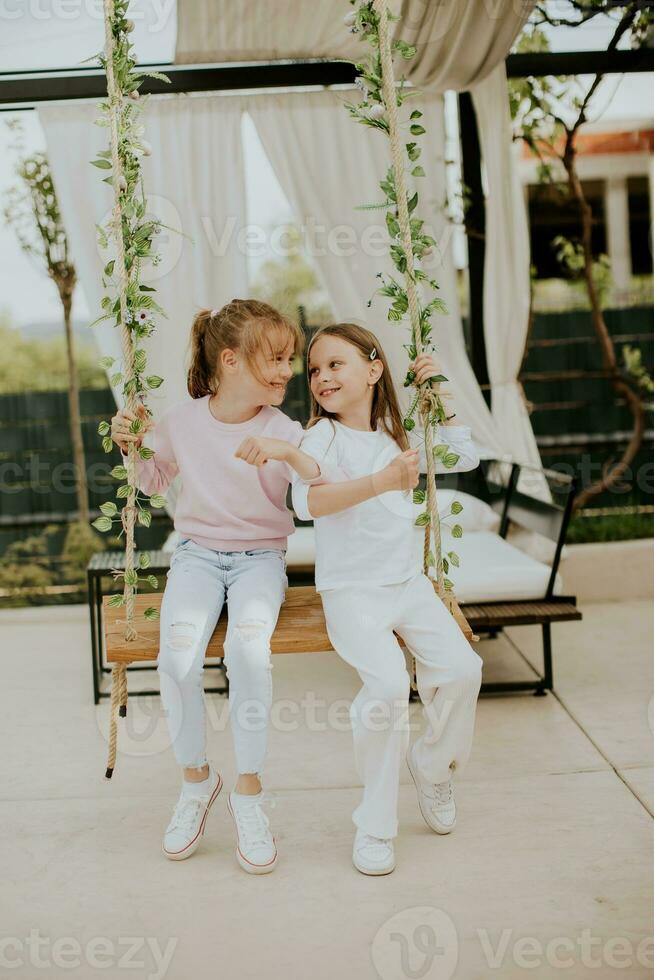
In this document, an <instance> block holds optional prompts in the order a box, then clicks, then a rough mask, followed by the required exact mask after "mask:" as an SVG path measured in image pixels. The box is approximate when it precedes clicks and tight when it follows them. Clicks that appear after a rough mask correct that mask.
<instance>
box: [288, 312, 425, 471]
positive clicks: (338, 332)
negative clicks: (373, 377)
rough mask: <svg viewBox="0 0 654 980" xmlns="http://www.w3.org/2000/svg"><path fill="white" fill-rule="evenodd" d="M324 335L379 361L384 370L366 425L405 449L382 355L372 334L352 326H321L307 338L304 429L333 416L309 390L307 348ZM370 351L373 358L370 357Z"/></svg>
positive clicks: (402, 433)
mask: <svg viewBox="0 0 654 980" xmlns="http://www.w3.org/2000/svg"><path fill="white" fill-rule="evenodd" d="M325 336H329V337H340V338H341V339H342V340H345V341H347V343H348V344H352V346H353V347H356V348H357V350H358V351H359V352H360V354H361V356H362V357H363V358H364V359H365V360H366V361H372V360H379V361H381V362H382V364H383V366H384V370H383V372H382V375H381V377H380V378H379V380H378V381H377V382H376V384H375V386H374V388H373V393H372V406H371V410H370V426H371V428H372V429H374V430H375V431H377V429H378V428H379V427H380V426H381V428H382V429H383V430H384V431H385V432H387V433H388V435H389V436H391V438H392V439H394V440H395V442H396V443H397V444H398V446H399V447H400V449H401V450H402V451H403V452H404V450H406V449H409V448H410V446H409V438H408V436H407V433H406V429H405V428H404V425H403V423H402V413H401V412H400V406H399V403H398V400H397V394H396V392H395V387H394V385H393V379H392V377H391V372H390V368H389V366H388V361H387V360H386V355H385V354H384V352H383V350H382V348H381V344H380V343H379V341H378V340H377V338H376V337H375V335H374V333H372V331H370V330H367V329H366V328H365V327H359V326H358V325H357V324H356V323H331V324H328V325H327V326H325V327H321V328H320V329H319V330H317V331H316V333H315V334H314V335H313V337H312V338H311V341H310V343H309V346H308V349H307V378H308V383H309V391H310V393H311V418H310V419H309V421H308V423H307V429H308V428H310V427H311V426H312V425H315V424H316V422H317V421H318V420H319V419H322V418H333V417H334V415H333V413H332V412H328V411H327V410H326V409H324V408H323V407H322V406H321V405H319V404H318V402H317V401H316V399H315V397H314V395H313V392H312V391H311V374H310V372H309V360H310V357H311V348H312V347H313V345H314V344H315V343H316V341H317V340H320V338H321V337H325ZM373 352H374V356H373V357H371V354H373Z"/></svg>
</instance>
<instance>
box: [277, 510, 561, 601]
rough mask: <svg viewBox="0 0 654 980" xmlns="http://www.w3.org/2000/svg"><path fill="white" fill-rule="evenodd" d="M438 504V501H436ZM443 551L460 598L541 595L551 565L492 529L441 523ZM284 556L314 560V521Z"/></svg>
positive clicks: (557, 587) (296, 563)
mask: <svg viewBox="0 0 654 980" xmlns="http://www.w3.org/2000/svg"><path fill="white" fill-rule="evenodd" d="M439 506H440V504H439ZM441 536H442V537H441V544H442V549H443V554H444V555H447V552H448V551H454V552H456V554H457V555H458V556H459V560H460V565H459V567H458V568H456V567H455V566H454V565H452V564H451V563H450V568H449V573H448V578H450V579H451V580H452V582H453V584H454V591H455V593H456V597H457V599H458V600H459V601H460V602H501V601H510V600H512V599H542V598H543V596H544V595H545V590H546V588H547V583H548V582H549V578H550V571H551V569H550V567H549V566H548V565H547V564H545V563H544V562H541V561H537V560H536V559H535V558H533V557H532V556H531V555H528V554H525V553H524V552H523V551H520V550H519V549H518V548H516V547H515V546H514V545H513V544H509V542H508V541H505V540H504V538H501V537H500V536H499V534H495V533H494V532H493V531H465V530H464V532H463V537H461V538H454V537H452V533H451V531H450V530H449V528H447V527H446V526H445V525H442V526H441ZM286 560H287V564H288V568H289V569H293V568H298V567H300V566H305V567H306V566H307V565H308V566H312V565H313V564H314V563H315V537H314V531H313V525H309V526H307V527H296V529H295V533H294V534H290V535H289V538H288V550H287V552H286ZM562 591H563V581H562V579H561V574H560V572H559V573H557V576H556V579H555V582H554V593H555V594H557V595H558V594H561V592H562Z"/></svg>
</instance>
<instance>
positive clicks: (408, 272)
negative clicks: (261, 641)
mask: <svg viewBox="0 0 654 980" xmlns="http://www.w3.org/2000/svg"><path fill="white" fill-rule="evenodd" d="M350 3H351V4H352V6H353V8H354V9H353V10H352V11H350V13H348V14H347V15H346V17H345V24H346V26H347V27H348V28H349V30H350V31H351V32H352V33H355V34H360V35H361V38H362V40H364V41H367V42H368V44H369V45H370V48H371V53H370V54H369V55H368V57H367V58H366V59H365V60H363V61H361V62H359V63H357V65H356V68H357V72H358V77H357V80H356V83H355V84H356V85H357V87H358V88H359V90H360V91H361V94H362V96H363V98H362V100H361V101H360V102H359V103H347V104H346V107H347V109H348V111H349V113H350V115H352V116H353V117H354V119H356V121H357V122H359V123H361V124H363V125H364V126H369V127H371V128H373V129H377V130H379V131H381V132H382V133H384V134H385V135H386V136H387V137H388V138H389V140H390V143H391V157H392V161H393V162H392V164H391V166H390V167H389V169H388V171H387V173H386V175H385V177H384V179H383V180H382V181H381V182H380V185H379V186H380V188H381V190H382V192H383V194H384V200H383V201H382V202H381V203H378V204H372V205H365V206H364V207H366V208H370V209H376V208H379V209H383V210H385V211H386V227H387V229H388V234H389V236H390V248H389V251H390V257H391V260H392V262H393V264H394V266H395V268H396V269H397V271H398V272H399V273H400V274H401V275H402V277H403V281H400V280H399V279H397V278H395V277H394V276H384V275H383V274H382V273H379V274H378V276H379V278H380V279H381V280H382V285H381V287H380V288H379V289H378V290H377V292H378V293H379V294H380V295H382V296H385V297H387V298H388V299H389V300H390V305H389V309H388V319H389V320H390V321H392V322H396V323H400V322H402V321H404V320H405V319H406V318H407V316H408V317H409V321H410V326H411V343H410V344H404V345H403V346H404V348H405V350H406V351H407V354H408V356H409V358H410V360H411V361H413V360H415V358H416V357H417V356H418V355H419V354H421V353H422V351H423V350H424V349H425V348H430V349H431V350H434V345H433V341H432V324H431V317H432V315H433V314H434V313H447V307H446V305H445V303H444V302H443V300H442V298H441V297H440V296H437V295H434V296H433V298H431V299H430V300H429V301H428V302H427V303H425V304H421V303H420V299H419V295H418V284H421V286H422V288H423V290H425V291H431V292H432V293H436V291H437V290H438V288H439V287H438V283H437V282H436V280H435V279H432V278H431V277H430V276H429V275H428V274H427V273H426V272H424V271H423V270H422V269H420V268H418V266H417V263H418V262H419V261H420V260H421V259H423V258H425V257H426V256H427V255H429V254H431V252H432V250H433V248H434V247H435V246H437V243H436V241H435V239H434V238H432V237H431V236H430V235H428V234H427V233H426V231H425V222H424V220H423V219H421V218H420V217H419V216H418V214H417V208H418V201H419V196H418V191H415V192H414V193H412V194H411V193H410V192H409V190H408V189H407V178H406V170H409V171H410V174H411V176H412V177H414V178H419V177H424V176H425V171H424V168H423V167H422V165H421V164H420V163H419V162H418V161H419V159H420V155H421V152H422V151H421V147H420V145H419V140H420V137H421V136H423V135H424V134H425V132H426V130H425V127H424V125H423V123H422V122H421V120H422V118H423V114H422V112H421V111H420V110H419V109H414V110H413V111H412V112H411V113H410V114H409V117H408V119H406V120H404V121H400V118H399V113H398V110H400V109H401V108H402V107H403V105H404V103H405V102H406V101H407V100H408V99H410V98H414V97H415V96H416V95H417V94H418V92H417V90H416V89H415V88H413V87H408V86H407V85H406V80H405V79H404V78H403V79H402V80H401V82H400V83H399V84H398V85H397V86H396V84H395V79H394V72H393V55H394V54H398V55H400V57H401V58H402V59H404V60H406V61H409V60H410V59H411V58H413V57H414V56H415V54H416V48H415V47H414V45H411V44H408V43H407V42H406V41H402V40H399V39H395V40H391V39H390V37H389V23H390V22H392V21H397V20H399V17H397V16H394V15H392V14H390V13H389V12H388V10H387V8H386V2H385V0H350ZM402 128H404V129H405V131H407V135H408V136H409V137H411V138H409V139H407V138H406V137H404V138H402V137H400V129H402ZM402 143H403V145H402ZM371 302H372V301H370V302H369V303H368V305H369V306H370V303H371ZM447 380H448V379H447V378H446V377H445V376H444V375H442V374H439V375H436V376H435V377H433V378H431V379H430V380H429V381H428V382H426V383H425V384H424V385H421V387H420V390H419V391H417V393H416V394H415V396H414V397H413V398H412V400H411V403H410V405H409V408H408V411H407V413H406V415H405V417H404V419H403V423H404V428H405V429H406V430H407V431H411V430H412V429H413V428H415V415H416V412H418V411H419V412H420V415H421V420H422V424H423V431H424V436H425V452H426V457H427V491H426V492H425V491H424V490H420V489H417V490H415V491H414V494H413V498H414V502H415V503H418V504H422V503H426V509H425V510H424V511H423V513H421V514H419V515H418V517H417V519H416V524H417V525H418V526H421V527H424V528H425V555H424V563H425V571H426V570H427V568H428V567H430V566H431V567H433V566H435V567H436V575H437V584H438V591H439V593H440V594H441V596H442V595H443V594H444V593H445V592H450V593H451V592H452V590H453V584H452V582H451V581H450V579H448V578H446V577H445V575H446V574H447V572H448V571H449V565H450V564H452V565H454V566H458V564H459V558H458V555H457V554H456V553H455V552H453V551H450V552H448V553H447V557H445V556H444V555H442V552H441V536H440V521H439V517H438V511H437V508H436V489H435V480H434V461H435V460H436V459H441V460H442V462H443V465H444V466H445V467H447V468H448V469H449V468H451V467H453V466H455V465H456V463H457V462H458V460H459V456H458V455H457V454H456V453H453V452H451V451H450V449H449V446H447V444H445V443H443V444H438V445H435V446H434V445H432V429H433V427H434V426H435V425H436V424H438V423H442V422H445V421H447V418H448V416H447V412H446V410H445V406H444V404H443V397H444V396H443V395H441V393H440V384H441V382H443V381H447ZM414 381H415V374H414V373H413V371H411V370H408V371H407V375H406V378H405V380H404V386H405V387H408V386H409V385H411V384H413V383H414ZM462 510H463V507H462V505H461V504H460V503H459V502H458V501H453V503H452V505H451V509H450V511H449V513H451V514H459V513H460V512H461V511H462ZM446 516H447V515H446ZM451 530H452V535H453V537H456V538H460V537H461V536H462V534H463V529H462V528H461V526H460V525H459V524H455V525H454V526H453V527H452V529H451ZM432 533H433V536H434V542H435V551H436V554H437V556H438V558H435V556H434V553H433V552H432V551H431V550H430V547H429V545H430V537H431V534H432Z"/></svg>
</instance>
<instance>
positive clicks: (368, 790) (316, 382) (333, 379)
mask: <svg viewBox="0 0 654 980" xmlns="http://www.w3.org/2000/svg"><path fill="white" fill-rule="evenodd" d="M412 366H413V369H414V371H415V374H416V378H415V384H417V385H419V384H421V383H423V382H424V381H426V380H427V379H428V378H429V377H432V376H434V375H435V374H437V373H438V367H437V365H436V364H435V362H434V360H433V359H432V358H431V357H430V356H429V355H423V356H422V357H420V358H418V359H417V360H416V361H415V362H414V364H413V365H412ZM308 372H309V381H310V387H311V395H312V408H313V413H312V415H313V417H312V420H311V422H310V423H309V426H308V429H307V433H306V435H305V437H304V439H303V440H302V443H301V448H302V450H303V451H304V452H305V453H308V455H309V456H311V457H312V458H313V459H314V460H315V461H316V463H317V464H318V466H319V468H320V472H321V473H322V476H323V477H324V478H325V480H327V481H329V482H326V483H323V484H320V485H318V484H316V485H313V486H310V485H309V483H308V482H307V481H306V480H304V479H303V478H301V477H299V478H297V479H295V480H294V484H293V504H294V508H295V511H296V513H297V515H298V516H299V517H300V518H301V519H304V520H311V519H312V518H313V521H314V527H315V541H316V589H317V590H318V591H319V592H320V594H321V597H322V603H323V608H324V612H325V619H326V623H327V631H328V635H329V638H330V641H331V643H332V645H333V646H334V648H335V649H336V650H337V652H338V653H339V654H340V656H341V657H342V658H343V659H344V660H345V661H347V663H349V664H351V665H352V666H353V667H355V668H356V669H357V671H358V672H359V675H360V677H361V680H362V682H363V687H362V688H361V689H360V691H359V693H358V694H357V696H356V698H355V699H354V701H353V703H352V707H351V718H352V727H353V735H354V751H355V762H356V766H357V770H358V773H359V776H360V778H361V780H362V782H363V786H364V791H363V799H362V801H361V803H360V805H359V806H358V807H357V808H356V810H355V811H354V814H353V820H354V823H355V825H356V827H357V833H356V837H355V841H354V849H353V862H354V865H355V867H356V868H357V869H358V870H359V871H361V872H363V873H364V874H374V875H378V874H387V873H389V872H390V871H392V870H393V868H394V867H395V857H394V848H393V838H394V837H395V836H396V835H397V802H398V787H399V773H400V765H401V761H402V757H403V755H404V754H405V752H406V750H407V747H408V741H409V739H408V697H409V688H410V680H409V675H408V673H407V670H406V661H405V657H404V653H403V651H402V648H401V647H400V644H399V643H398V641H397V639H396V637H395V635H394V634H395V633H397V634H399V635H400V636H401V637H402V638H403V639H404V641H405V643H406V645H407V647H408V649H409V650H410V652H411V653H412V654H413V655H414V657H415V659H416V678H417V685H418V691H419V694H420V698H421V700H422V703H423V705H424V708H425V714H426V719H427V726H426V732H425V733H424V735H422V737H421V738H419V739H418V740H417V741H416V742H415V744H414V745H413V746H412V748H411V750H410V751H409V752H408V754H407V756H406V758H407V763H408V766H409V770H410V772H411V775H412V776H413V779H414V782H415V785H416V789H417V792H418V800H419V805H420V810H421V812H422V815H423V817H424V819H425V821H426V822H427V824H428V825H429V827H430V828H431V829H433V830H434V831H436V833H441V834H445V833H449V832H450V831H451V830H452V829H453V827H454V823H455V805H454V797H453V793H452V786H451V781H450V779H451V776H452V772H453V770H455V769H456V770H457V771H458V772H460V771H461V769H462V768H463V766H464V765H465V763H466V760H467V759H468V756H469V753H470V748H471V742H472V736H473V728H474V717H475V705H476V701H477V695H478V693H479V687H480V683H481V666H482V661H481V658H480V657H479V656H478V655H477V654H476V653H475V652H474V650H473V649H472V647H471V645H470V644H469V643H468V641H467V640H466V638H465V637H464V635H463V633H462V632H461V630H460V629H459V627H458V626H457V625H456V623H455V621H454V619H453V617H452V616H451V614H450V613H449V612H448V611H447V609H446V607H445V605H444V604H443V602H442V601H441V599H440V598H439V597H438V595H437V593H436V592H435V591H434V587H433V585H432V583H431V581H430V580H429V579H428V578H427V577H426V576H425V575H424V574H423V572H422V541H423V534H424V530H423V528H420V527H416V526H415V519H416V517H417V515H418V513H419V511H420V510H422V509H424V505H423V506H421V507H419V506H418V505H416V504H414V503H413V494H412V490H413V488H414V487H415V486H416V485H417V482H418V476H419V471H420V469H423V470H424V469H425V468H426V467H425V465H424V453H423V454H422V455H423V460H422V463H423V465H422V467H421V466H420V456H421V453H420V450H418V449H411V448H410V445H409V441H408V438H407V433H406V431H405V429H404V427H403V425H402V417H401V414H400V410H399V406H398V402H397V398H396V394H395V391H394V389H393V384H392V380H391V377H390V373H389V369H388V365H387V362H386V359H385V357H384V354H383V352H382V350H381V346H380V344H379V341H378V340H377V338H376V337H375V336H374V334H372V333H370V331H368V330H365V329H363V328H361V327H358V326H356V325H353V324H336V325H333V326H329V327H325V328H323V329H321V330H320V331H318V332H317V333H316V334H315V336H314V338H313V340H312V342H311V344H310V346H309V350H308ZM434 442H435V444H438V443H446V444H447V446H448V451H449V452H452V453H455V454H456V455H457V456H458V461H457V462H456V464H455V465H454V466H453V467H451V468H449V469H446V468H445V466H444V465H443V464H442V463H441V462H440V459H439V460H438V461H437V472H455V471H457V470H458V471H464V470H470V469H473V468H474V467H475V466H477V465H478V463H479V458H478V456H477V452H476V449H475V446H474V443H473V442H472V440H471V438H470V428H469V427H468V426H456V425H450V424H448V425H445V426H439V427H438V431H437V432H436V434H435V439H434ZM398 454H399V455H398ZM317 472H318V470H314V471H313V473H314V474H315V473H317ZM312 475H313V474H312ZM314 482H315V481H314ZM401 487H404V490H402V489H400V488H401Z"/></svg>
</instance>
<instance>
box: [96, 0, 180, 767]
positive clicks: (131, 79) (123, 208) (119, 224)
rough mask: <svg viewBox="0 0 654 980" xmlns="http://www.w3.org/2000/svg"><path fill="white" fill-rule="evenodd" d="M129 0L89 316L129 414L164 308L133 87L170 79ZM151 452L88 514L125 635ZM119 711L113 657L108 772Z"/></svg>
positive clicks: (122, 2) (145, 148)
mask: <svg viewBox="0 0 654 980" xmlns="http://www.w3.org/2000/svg"><path fill="white" fill-rule="evenodd" d="M128 8H129V0H104V25H105V46H104V51H103V52H102V53H101V54H99V55H98V58H99V61H100V64H101V65H102V67H103V68H104V69H105V72H106V75H107V100H106V101H105V102H102V103H101V104H100V109H101V111H102V115H101V117H100V118H99V119H98V120H97V121H96V122H97V125H99V126H105V127H107V128H108V129H109V137H110V146H109V149H107V150H103V151H102V152H100V153H99V154H98V158H97V159H96V160H93V161H91V162H92V164H93V166H95V167H98V168H99V169H100V170H106V171H108V173H107V176H106V177H104V178H103V180H104V181H105V183H107V184H110V185H111V187H112V188H113V192H114V205H113V209H112V213H111V216H110V217H109V218H108V220H107V222H106V223H105V225H104V226H101V225H98V226H97V230H98V241H99V244H100V245H101V246H102V247H103V248H107V247H108V246H109V241H110V239H111V240H113V242H114V244H115V248H116V256H115V258H113V259H111V260H110V261H109V262H107V264H106V266H105V267H104V276H103V279H102V285H103V287H104V288H105V289H106V290H107V294H106V295H105V296H104V298H103V300H102V309H103V311H104V312H103V314H102V315H101V316H100V317H99V318H98V319H97V320H96V321H95V323H100V322H102V321H103V320H113V321H114V324H115V326H116V327H117V328H118V329H119V330H120V335H121V345H122V367H121V370H120V371H117V372H116V373H114V374H113V376H112V377H111V384H112V385H113V386H116V385H119V384H121V382H122V386H123V389H122V390H123V394H124V396H125V404H126V407H127V409H128V410H129V411H130V412H132V413H133V414H135V415H136V414H137V413H136V408H137V405H138V404H139V403H144V398H145V396H146V395H147V392H148V391H149V390H151V389H154V388H158V387H159V386H160V385H161V383H162V381H163V379H162V378H160V377H158V376H157V375H148V374H146V367H147V358H146V353H145V350H144V348H143V347H142V346H141V342H142V341H143V340H144V339H145V338H146V337H150V336H151V335H152V333H153V332H154V329H155V324H154V317H155V314H160V315H163V316H165V313H164V311H163V310H162V308H161V307H160V306H159V305H158V304H157V302H156V301H155V300H154V298H153V296H152V293H154V292H155V290H154V289H153V288H152V287H151V286H146V285H144V284H143V283H142V282H141V263H142V261H143V259H146V258H149V259H151V260H152V262H153V264H154V265H156V264H158V261H159V256H158V255H157V254H156V253H155V252H154V250H153V241H154V239H155V238H156V236H157V235H158V234H159V232H160V230H161V227H162V225H161V222H159V221H157V220H156V219H152V218H149V217H148V216H147V200H146V196H145V190H144V187H143V177H142V172H141V158H142V157H143V156H149V155H150V154H151V152H152V148H151V147H150V144H149V143H148V142H147V141H146V140H145V139H144V129H143V126H142V125H141V124H140V121H139V117H140V114H141V112H142V109H143V104H144V102H145V101H146V99H142V98H141V97H140V93H139V88H140V86H141V84H142V82H143V79H144V78H145V77H146V76H152V77H155V78H160V79H162V80H164V81H168V78H167V77H166V76H165V75H161V74H160V73H159V72H152V71H144V70H142V69H139V68H137V66H136V60H135V58H134V56H133V51H132V48H133V46H132V43H131V40H130V34H131V33H132V31H133V30H134V21H132V20H130V19H129V18H128V16H127V14H128ZM100 363H101V364H102V366H103V367H104V368H106V369H108V370H110V369H111V368H112V367H113V366H114V363H115V360H114V358H111V357H105V358H102V360H101V362H100ZM143 430H144V422H143V421H142V420H141V419H138V418H137V419H136V420H135V421H134V422H132V424H131V432H132V433H134V434H137V433H139V432H141V431H143ZM98 432H99V434H100V435H101V436H102V437H103V438H102V446H103V449H104V451H105V452H106V453H109V452H111V451H112V449H113V442H112V439H111V436H110V435H109V432H110V424H109V422H106V421H103V422H101V423H100V425H99V427H98ZM137 454H138V456H140V458H141V459H150V458H151V457H152V456H153V455H154V453H153V451H152V450H151V449H148V448H147V447H145V446H141V447H140V448H139V449H136V448H135V446H134V444H133V443H130V444H129V447H128V456H127V465H126V466H124V465H122V464H121V465H118V466H115V467H114V468H113V469H112V471H111V475H112V476H113V477H115V478H116V479H117V480H119V481H125V482H121V483H120V485H119V486H118V487H117V489H116V497H117V499H118V500H119V501H124V503H123V504H122V508H121V509H120V511H119V507H118V505H117V504H116V503H115V502H114V501H107V502H106V503H104V504H101V506H100V510H101V512H102V516H101V517H98V518H97V520H95V521H94V522H93V526H94V527H95V528H97V529H98V530H99V531H103V532H108V531H111V530H112V528H113V525H114V523H119V524H120V525H121V527H122V530H121V531H120V535H119V536H122V534H123V533H124V535H125V568H124V571H121V570H119V569H114V570H113V575H114V579H115V580H120V579H122V581H123V592H122V594H119V595H115V596H112V598H111V599H110V600H109V605H110V606H124V607H125V617H126V618H125V634H124V635H125V640H127V641H131V640H135V639H136V636H137V634H136V630H135V628H134V599H135V594H136V591H137V589H138V585H139V582H141V581H144V582H148V583H149V584H150V585H151V586H152V587H153V588H155V589H156V588H157V587H158V580H157V578H156V576H154V575H147V574H145V575H139V572H141V571H145V570H146V569H147V568H148V566H149V564H150V561H149V558H148V556H147V555H146V554H141V555H140V557H139V563H138V567H135V562H134V550H135V544H134V528H135V525H136V524H137V523H138V524H139V525H142V526H143V527H149V526H150V524H151V521H152V515H151V512H150V511H149V510H148V504H149V506H150V507H154V508H161V507H163V506H164V505H165V500H164V498H163V497H162V496H161V495H160V494H152V495H151V496H150V497H149V498H148V497H147V495H143V494H142V493H141V492H140V491H139V490H138V488H137V486H136V459H137ZM143 615H144V616H145V618H146V619H150V620H153V619H156V618H157V617H158V612H157V610H156V608H155V607H149V608H147V609H146V610H145V611H144V614H143ZM117 714H120V715H121V716H122V717H124V716H125V715H126V714H127V678H126V673H125V665H124V664H114V667H113V670H112V689H111V730H110V739H109V761H108V765H107V770H106V776H107V778H111V775H112V773H113V769H114V764H115V758H116V738H117V721H116V718H117Z"/></svg>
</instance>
